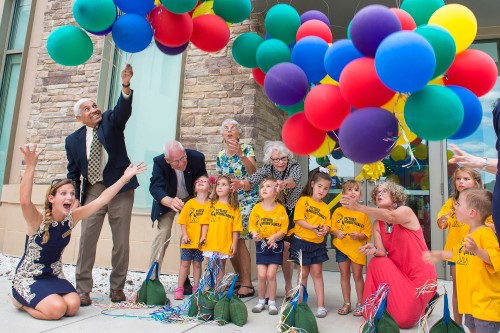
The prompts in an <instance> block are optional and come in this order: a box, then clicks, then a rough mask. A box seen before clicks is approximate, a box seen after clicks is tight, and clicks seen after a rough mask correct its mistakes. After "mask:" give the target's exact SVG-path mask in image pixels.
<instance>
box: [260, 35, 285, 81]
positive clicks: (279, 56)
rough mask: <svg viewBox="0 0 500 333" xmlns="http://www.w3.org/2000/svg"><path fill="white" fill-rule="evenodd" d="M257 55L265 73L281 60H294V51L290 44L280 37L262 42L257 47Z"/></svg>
mask: <svg viewBox="0 0 500 333" xmlns="http://www.w3.org/2000/svg"><path fill="white" fill-rule="evenodd" d="M255 57H256V59H257V64H258V65H259V67H260V69H262V71H263V72H264V73H267V71H268V70H270V69H271V67H273V66H274V65H276V64H279V63H281V62H292V53H291V52H290V49H289V48H288V45H286V44H285V43H283V42H282V41H281V40H279V39H268V40H266V41H264V42H262V43H261V44H260V45H259V47H258V48H257V52H256V55H255Z"/></svg>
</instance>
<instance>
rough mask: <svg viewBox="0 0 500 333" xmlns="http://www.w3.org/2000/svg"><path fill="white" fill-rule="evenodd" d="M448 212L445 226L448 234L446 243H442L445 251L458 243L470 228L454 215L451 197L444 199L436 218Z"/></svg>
mask: <svg viewBox="0 0 500 333" xmlns="http://www.w3.org/2000/svg"><path fill="white" fill-rule="evenodd" d="M448 213H450V217H449V218H448V226H447V228H448V236H447V237H446V244H445V245H444V249H445V251H449V250H451V249H452V248H453V247H454V246H455V245H457V244H458V243H460V242H461V241H462V240H463V239H464V237H465V236H467V234H468V233H469V230H470V228H469V226H468V225H467V224H465V223H461V222H458V221H457V216H456V215H455V207H453V199H452V198H449V199H448V200H446V202H445V203H444V205H443V207H441V210H440V211H439V213H438V220H439V218H440V217H441V216H443V215H446V214H448ZM438 227H439V225H438ZM443 230H444V229H443ZM449 261H453V260H449Z"/></svg>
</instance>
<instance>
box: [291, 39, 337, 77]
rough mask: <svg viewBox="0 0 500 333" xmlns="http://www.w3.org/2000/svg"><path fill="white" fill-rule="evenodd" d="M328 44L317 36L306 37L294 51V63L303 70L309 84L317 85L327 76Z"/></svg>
mask: <svg viewBox="0 0 500 333" xmlns="http://www.w3.org/2000/svg"><path fill="white" fill-rule="evenodd" d="M327 50H328V43H327V42H325V41H324V40H323V39H321V38H319V37H316V36H309V37H304V38H302V39H301V40H299V41H298V42H297V43H296V44H295V46H294V47H293V50H292V62H293V63H294V64H296V65H297V66H299V67H300V68H302V70H303V71H304V72H305V73H306V76H307V79H308V80H309V82H312V83H317V82H319V81H321V80H322V79H323V78H324V77H325V76H326V70H325V65H324V59H325V53H326V51H327Z"/></svg>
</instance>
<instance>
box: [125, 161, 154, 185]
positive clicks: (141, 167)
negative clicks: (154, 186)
mask: <svg viewBox="0 0 500 333" xmlns="http://www.w3.org/2000/svg"><path fill="white" fill-rule="evenodd" d="M147 168H148V165H147V164H144V162H140V163H137V164H135V165H134V164H130V165H129V167H128V168H127V169H125V172H124V173H123V177H124V178H125V181H126V182H129V181H130V179H131V178H132V177H134V176H135V175H138V174H140V173H143V172H144V171H146V169H147Z"/></svg>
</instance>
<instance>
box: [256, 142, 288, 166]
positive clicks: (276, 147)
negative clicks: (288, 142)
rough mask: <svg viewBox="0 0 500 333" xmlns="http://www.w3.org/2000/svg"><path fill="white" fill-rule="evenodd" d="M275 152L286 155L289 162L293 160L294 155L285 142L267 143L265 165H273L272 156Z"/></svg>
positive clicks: (263, 160)
mask: <svg viewBox="0 0 500 333" xmlns="http://www.w3.org/2000/svg"><path fill="white" fill-rule="evenodd" d="M274 151H275V152H277V153H278V155H286V156H287V157H288V159H289V160H291V159H292V158H293V153H292V152H291V151H290V150H289V149H288V148H287V147H286V146H285V144H284V143H283V141H266V142H265V143H264V158H263V159H262V162H264V164H270V163H271V155H272V154H273V152H274Z"/></svg>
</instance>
